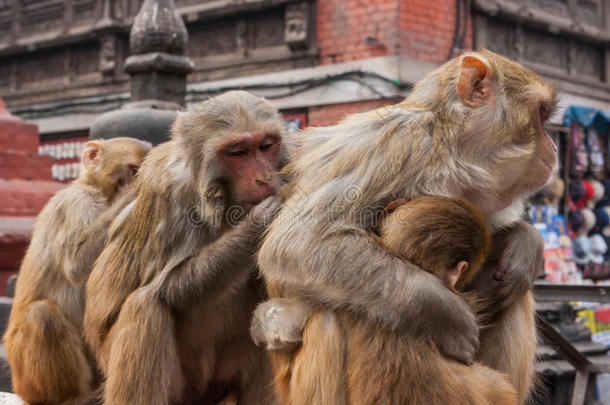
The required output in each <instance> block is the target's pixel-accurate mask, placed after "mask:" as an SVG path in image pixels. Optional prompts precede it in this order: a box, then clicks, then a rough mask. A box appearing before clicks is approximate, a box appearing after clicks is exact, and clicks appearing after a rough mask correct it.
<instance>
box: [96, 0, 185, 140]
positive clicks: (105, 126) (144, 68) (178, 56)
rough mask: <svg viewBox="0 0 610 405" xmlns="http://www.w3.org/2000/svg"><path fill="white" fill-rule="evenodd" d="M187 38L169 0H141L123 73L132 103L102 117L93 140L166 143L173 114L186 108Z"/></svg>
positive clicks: (180, 20) (179, 18)
mask: <svg viewBox="0 0 610 405" xmlns="http://www.w3.org/2000/svg"><path fill="white" fill-rule="evenodd" d="M187 41H188V34H187V32H186V27H185V26H184V22H183V21H182V18H181V17H180V15H179V14H178V12H177V11H176V7H175V5H174V1H173V0H144V3H143V4H142V8H141V9H140V11H139V13H138V15H137V16H136V18H135V20H134V23H133V26H132V27H131V33H130V35H129V47H130V50H131V56H129V57H128V58H127V60H126V61H125V71H126V72H127V73H128V74H129V76H130V80H131V100H130V102H129V103H127V104H126V105H124V106H123V107H122V108H121V109H120V110H116V111H111V112H108V113H106V114H103V115H101V116H100V117H99V118H98V119H97V120H95V122H94V123H93V126H92V128H91V135H90V136H91V138H104V139H106V138H114V137H119V136H131V137H135V138H140V139H144V140H147V141H150V142H152V143H153V144H158V143H161V142H163V141H166V140H167V139H168V135H169V129H170V127H171V125H172V123H173V122H174V120H175V118H176V111H178V110H180V109H182V108H183V107H184V105H185V96H186V76H187V75H188V74H189V73H190V72H192V71H193V68H194V66H193V62H192V61H191V59H189V58H188V57H186V56H185V55H184V54H185V50H186V44H187Z"/></svg>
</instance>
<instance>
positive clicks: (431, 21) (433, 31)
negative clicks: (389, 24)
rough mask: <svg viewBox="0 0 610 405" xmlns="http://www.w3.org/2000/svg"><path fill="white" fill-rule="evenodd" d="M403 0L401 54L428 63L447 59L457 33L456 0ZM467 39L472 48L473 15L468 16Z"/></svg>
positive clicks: (401, 8)
mask: <svg viewBox="0 0 610 405" xmlns="http://www.w3.org/2000/svg"><path fill="white" fill-rule="evenodd" d="M400 3H401V6H400V25H401V27H400V28H401V29H400V32H401V53H402V55H404V56H406V57H409V58H412V59H417V60H422V61H427V62H438V63H442V62H444V61H445V60H447V58H448V57H449V54H450V52H451V46H452V44H453V37H454V33H455V26H456V13H457V9H456V0H405V1H401V2H400ZM462 17H464V13H463V12H462ZM465 39H466V45H467V48H471V47H472V43H473V42H472V41H473V35H472V15H469V16H468V32H467V35H466V38H465Z"/></svg>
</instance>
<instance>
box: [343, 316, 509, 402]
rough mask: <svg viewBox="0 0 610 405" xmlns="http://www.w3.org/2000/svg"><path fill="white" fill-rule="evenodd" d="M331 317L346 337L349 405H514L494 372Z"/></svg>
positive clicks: (356, 322)
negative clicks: (338, 324) (337, 321)
mask: <svg viewBox="0 0 610 405" xmlns="http://www.w3.org/2000/svg"><path fill="white" fill-rule="evenodd" d="M337 317H338V319H339V322H340V324H341V329H342V330H343V331H345V332H347V333H346V334H345V336H346V338H347V351H346V368H347V387H348V389H347V394H348V399H349V403H350V404H352V405H372V404H412V405H419V404H421V405H429V404H443V403H446V404H472V405H500V404H503V405H509V404H515V405H516V403H517V401H516V394H515V391H514V389H513V388H512V387H511V386H510V384H509V383H508V382H507V381H506V379H505V377H504V376H503V375H502V374H501V373H499V372H497V371H495V370H492V369H490V368H488V367H485V366H482V365H480V364H476V363H475V364H474V365H472V366H470V367H469V366H466V365H463V364H461V363H458V362H457V361H454V360H451V359H447V358H446V357H444V356H442V355H441V354H440V353H439V351H438V350H437V348H436V347H435V346H434V345H432V344H431V343H428V342H425V341H423V340H421V339H416V338H413V337H410V336H408V335H406V334H399V333H395V332H391V331H387V330H384V329H381V328H380V327H379V326H377V325H375V324H374V323H371V322H370V321H365V320H359V319H358V318H356V317H354V316H351V315H349V314H341V313H339V314H338V315H337ZM348 331H349V332H348ZM439 333H440V332H439Z"/></svg>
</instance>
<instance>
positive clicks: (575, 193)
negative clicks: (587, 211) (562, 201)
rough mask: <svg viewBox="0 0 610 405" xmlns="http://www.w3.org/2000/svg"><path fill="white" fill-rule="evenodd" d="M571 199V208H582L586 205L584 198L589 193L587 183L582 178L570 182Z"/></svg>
mask: <svg viewBox="0 0 610 405" xmlns="http://www.w3.org/2000/svg"><path fill="white" fill-rule="evenodd" d="M569 191H570V200H569V206H570V209H571V210H574V209H577V208H579V207H580V208H582V207H584V205H585V202H584V198H585V196H586V194H587V192H586V190H585V183H583V181H582V180H574V181H572V183H571V184H570V190H569Z"/></svg>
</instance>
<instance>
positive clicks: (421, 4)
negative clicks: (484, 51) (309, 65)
mask: <svg viewBox="0 0 610 405" xmlns="http://www.w3.org/2000/svg"><path fill="white" fill-rule="evenodd" d="M455 23H456V0H377V1H374V2H373V1H366V0H324V1H319V2H318V3H317V41H318V48H319V50H320V63H321V64H328V63H339V62H347V61H351V60H357V59H365V58H370V57H375V56H387V55H397V54H402V55H404V56H407V57H409V58H413V59H418V60H422V61H428V62H438V63H441V62H444V61H445V60H446V59H447V57H448V56H449V53H450V51H451V45H452V43H453V35H454V31H455ZM468 25H469V30H468V34H467V36H466V43H467V46H468V47H470V46H472V18H470V16H469V24H468ZM367 36H371V37H376V38H377V39H378V40H379V41H380V42H381V43H383V46H378V45H366V44H365V42H364V41H365V38H366V37H367Z"/></svg>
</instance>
